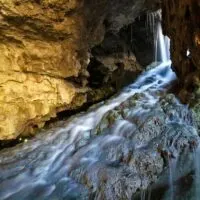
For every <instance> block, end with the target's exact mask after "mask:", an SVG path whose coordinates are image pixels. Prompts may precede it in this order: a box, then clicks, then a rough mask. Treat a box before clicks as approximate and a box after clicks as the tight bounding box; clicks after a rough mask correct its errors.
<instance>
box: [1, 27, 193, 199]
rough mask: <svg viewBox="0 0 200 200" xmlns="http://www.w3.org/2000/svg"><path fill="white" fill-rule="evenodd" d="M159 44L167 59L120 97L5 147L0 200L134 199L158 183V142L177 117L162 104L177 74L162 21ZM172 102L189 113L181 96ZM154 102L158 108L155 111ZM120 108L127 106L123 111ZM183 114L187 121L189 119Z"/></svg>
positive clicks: (160, 165)
mask: <svg viewBox="0 0 200 200" xmlns="http://www.w3.org/2000/svg"><path fill="white" fill-rule="evenodd" d="M157 43H158V44H157V49H158V52H159V53H158V55H159V56H158V58H159V59H158V60H160V61H161V62H162V63H161V64H159V65H158V66H157V67H156V68H154V69H151V70H149V71H147V72H144V73H143V74H142V75H140V77H139V78H138V79H137V80H136V81H135V82H134V83H133V84H131V85H129V86H128V87H126V88H124V90H123V91H122V92H121V93H120V94H118V95H116V96H115V97H113V98H112V99H110V100H108V101H106V102H102V103H99V104H98V105H96V106H94V107H92V108H91V109H90V110H89V111H88V112H87V113H81V114H79V115H76V116H75V117H73V118H71V119H70V120H68V121H67V122H65V123H64V122H63V124H62V123H61V124H60V127H59V126H58V127H57V128H54V129H51V130H49V131H46V132H45V134H40V135H38V136H36V138H35V139H33V140H30V141H28V142H27V143H25V144H22V145H18V146H16V147H14V148H10V149H8V150H6V149H5V150H4V151H2V152H1V153H0V199H1V200H12V199H13V200H51V199H52V200H54V199H58V200H61V199H66V200H70V199H77V200H82V199H99V200H100V199H107V200H117V199H131V198H132V195H133V193H136V192H137V190H138V189H144V190H145V189H146V188H147V187H148V185H149V184H151V183H152V181H155V179H156V178H157V176H159V174H160V172H161V169H163V168H164V164H163V161H162V157H161V156H160V154H159V153H158V152H157V150H156V149H157V148H158V147H159V145H158V144H159V142H160V143H161V144H164V143H165V141H167V139H166V138H163V137H164V134H163V131H164V130H166V131H168V130H167V129H166V126H167V125H166V124H169V125H168V126H169V127H171V126H174V125H173V123H172V124H171V122H173V121H174V118H173V116H175V117H176V114H177V113H175V114H173V113H172V114H170V115H169V116H170V117H169V118H168V117H166V116H168V110H166V111H165V107H164V104H165V101H164V100H163V102H161V103H160V104H159V98H160V96H159V95H163V96H164V94H165V91H166V87H167V86H168V85H169V84H170V83H171V82H172V81H174V80H175V79H176V76H175V74H174V73H173V72H172V70H171V68H170V64H171V61H170V60H169V55H168V53H167V50H166V48H167V47H166V46H165V44H166V43H165V40H164V36H163V35H162V32H161V26H160V24H158V40H157ZM138 96H139V97H138ZM137 98H139V100H138V101H137ZM128 99H130V100H128ZM132 99H133V100H132ZM170 101H171V104H172V105H178V106H181V109H180V110H181V112H183V110H186V114H187V109H186V108H185V107H184V106H183V107H182V105H180V104H179V103H178V101H175V100H173V101H172V100H170ZM123 102H129V106H130V105H131V107H129V108H128V109H127V108H126V107H125V108H124V107H123ZM135 102H136V104H135ZM157 104H158V105H160V107H159V109H157V110H156V111H155V112H154V111H152V109H153V108H155V105H157ZM168 104H170V103H168ZM119 108H120V109H123V112H122V113H121V115H119ZM169 110H170V109H169ZM172 110H173V107H172ZM149 113H154V114H155V116H156V117H154V116H151V115H150V116H149ZM111 114H112V115H111ZM113 115H115V116H117V117H116V118H117V120H116V122H115V123H113V125H112V126H111V125H108V126H107V125H106V124H107V123H108V121H109V122H110V123H111V121H113ZM106 116H110V117H109V118H106ZM161 116H163V117H161ZM159 117H161V118H159ZM118 118H119V119H118ZM179 118H181V119H183V121H184V120H185V116H183V117H181V116H179ZM149 119H152V120H151V121H150V122H151V123H150V125H151V126H155V127H156V130H157V127H159V128H158V131H152V130H151V127H150V128H149V126H150V125H149V124H148V122H149ZM184 123H185V127H184V128H185V129H186V130H190V129H191V123H190V121H189V122H185V121H184ZM161 125H162V126H161ZM145 127H146V128H145ZM160 127H161V128H160ZM177 129H178V128H177ZM170 130H171V129H170ZM172 130H175V129H174V128H172ZM192 130H193V129H192ZM99 131H100V132H99ZM147 132H148V133H147ZM148 134H149V135H148ZM147 135H148V140H150V142H148V140H147V139H146V138H145V137H146V136H147ZM158 136H160V137H161V139H157V138H158ZM195 136H196V135H195V134H194V135H192V137H195ZM170 137H171V136H170ZM162 138H163V139H162ZM184 139H185V136H184ZM185 140H186V139H185ZM167 144H168V143H167ZM152 146H153V147H152ZM146 149H147V150H148V151H147V150H146ZM149 149H150V150H149ZM133 154H134V156H133ZM151 160H153V161H151ZM154 162H155V163H158V164H154ZM145 170H146V171H145ZM148 170H149V171H148ZM148 173H150V174H148ZM151 173H152V174H151ZM155 174H156V175H155ZM118 177H119V179H118ZM123 187H124V188H123ZM143 194H145V193H143ZM145 196H146V197H148V199H150V196H149V194H146V195H142V197H141V198H142V199H145Z"/></svg>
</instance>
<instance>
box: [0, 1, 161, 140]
mask: <svg viewBox="0 0 200 200" xmlns="http://www.w3.org/2000/svg"><path fill="white" fill-rule="evenodd" d="M158 4H159V1H157V0H154V3H153V2H152V1H151V2H150V1H143V0H134V1H133V0H132V1H130V0H123V1H121V0H120V1H119V0H117V1H116V0H104V1H94V0H85V1H84V0H0V140H7V139H14V138H16V137H17V136H19V135H20V134H30V133H31V132H32V130H33V129H34V128H37V127H41V126H43V124H44V122H45V121H47V120H49V119H50V118H51V117H55V116H56V113H57V112H58V111H62V110H66V109H74V108H76V107H77V106H80V105H82V104H83V103H84V102H86V101H87V90H88V77H89V76H90V74H89V73H88V71H87V66H88V64H89V62H90V57H91V53H90V49H91V48H92V47H94V46H95V45H97V44H99V43H101V41H102V40H103V38H104V34H105V32H107V31H112V32H115V33H116V32H118V31H119V30H120V28H121V27H123V26H124V25H127V24H129V23H131V22H132V21H134V19H135V18H136V17H137V16H138V15H140V13H142V12H145V11H146V10H147V9H150V10H151V9H154V8H155V7H157V6H158ZM125 58H126V60H128V61H129V60H131V62H134V63H133V66H132V68H133V69H131V70H132V71H134V68H135V66H138V65H137V63H136V60H135V58H134V56H133V57H132V58H131V59H127V57H126V56H125ZM120 62H122V61H121V60H120ZM114 64H115V63H114ZM139 70H140V69H139ZM135 71H136V73H138V72H137V70H135ZM118 76H119V75H118Z"/></svg>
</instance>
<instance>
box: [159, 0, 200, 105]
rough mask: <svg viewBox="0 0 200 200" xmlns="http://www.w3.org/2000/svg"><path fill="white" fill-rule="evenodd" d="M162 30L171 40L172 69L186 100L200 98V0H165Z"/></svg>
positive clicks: (186, 101)
mask: <svg viewBox="0 0 200 200" xmlns="http://www.w3.org/2000/svg"><path fill="white" fill-rule="evenodd" d="M162 10H163V29H164V34H167V35H168V36H169V37H170V39H171V58H172V62H173V69H174V71H175V72H176V74H177V76H178V78H179V85H180V93H179V96H180V98H181V99H182V101H183V102H185V103H188V102H191V103H197V102H198V101H199V100H200V1H199V0H181V1H180V0H163V4H162Z"/></svg>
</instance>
